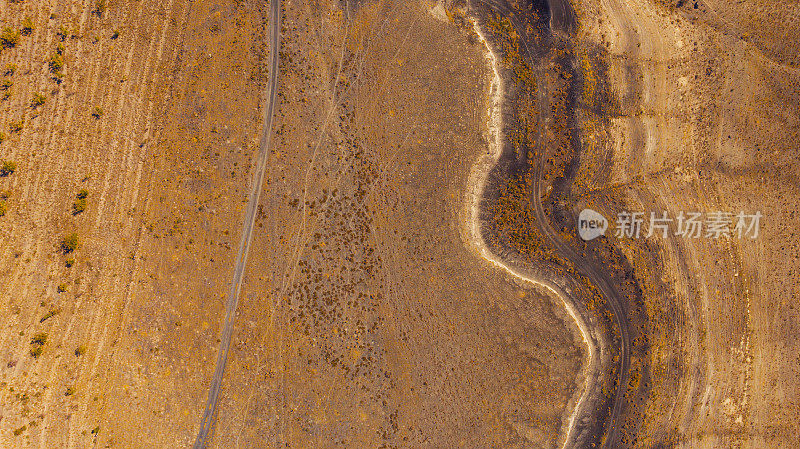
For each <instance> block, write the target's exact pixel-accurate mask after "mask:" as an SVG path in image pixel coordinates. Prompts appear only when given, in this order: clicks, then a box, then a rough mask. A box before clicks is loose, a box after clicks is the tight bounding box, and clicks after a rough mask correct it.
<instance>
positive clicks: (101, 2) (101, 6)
mask: <svg viewBox="0 0 800 449" xmlns="http://www.w3.org/2000/svg"><path fill="white" fill-rule="evenodd" d="M106 6H107V4H106V0H96V1H95V3H94V11H93V12H94V13H95V14H97V17H103V13H104V12H106Z"/></svg>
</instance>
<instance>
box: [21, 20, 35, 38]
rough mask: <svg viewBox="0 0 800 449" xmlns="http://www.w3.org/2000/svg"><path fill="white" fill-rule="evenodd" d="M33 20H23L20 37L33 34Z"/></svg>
mask: <svg viewBox="0 0 800 449" xmlns="http://www.w3.org/2000/svg"><path fill="white" fill-rule="evenodd" d="M33 29H34V26H33V20H31V18H30V17H26V18H25V20H23V21H22V35H23V36H27V35H29V34H31V33H32V32H33Z"/></svg>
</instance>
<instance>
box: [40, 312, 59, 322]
mask: <svg viewBox="0 0 800 449" xmlns="http://www.w3.org/2000/svg"><path fill="white" fill-rule="evenodd" d="M59 313H61V309H53V310H51V311H49V312H47V313H46V314H45V315H44V316H43V317H41V318H39V322H40V323H44V322H45V321H47V320H49V319H50V318H52V317H54V316H56V315H58V314H59Z"/></svg>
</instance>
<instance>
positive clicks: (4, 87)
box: [0, 79, 14, 90]
mask: <svg viewBox="0 0 800 449" xmlns="http://www.w3.org/2000/svg"><path fill="white" fill-rule="evenodd" d="M13 85H14V81H11V80H10V79H4V80H3V82H2V83H0V89H2V90H8V89H11V86H13Z"/></svg>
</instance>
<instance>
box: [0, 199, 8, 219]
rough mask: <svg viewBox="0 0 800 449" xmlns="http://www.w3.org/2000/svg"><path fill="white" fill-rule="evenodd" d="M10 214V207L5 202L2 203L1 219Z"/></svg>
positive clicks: (0, 209)
mask: <svg viewBox="0 0 800 449" xmlns="http://www.w3.org/2000/svg"><path fill="white" fill-rule="evenodd" d="M6 212H8V206H7V205H6V202H5V201H0V217H4V216H5V215H6Z"/></svg>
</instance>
